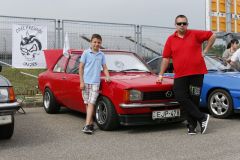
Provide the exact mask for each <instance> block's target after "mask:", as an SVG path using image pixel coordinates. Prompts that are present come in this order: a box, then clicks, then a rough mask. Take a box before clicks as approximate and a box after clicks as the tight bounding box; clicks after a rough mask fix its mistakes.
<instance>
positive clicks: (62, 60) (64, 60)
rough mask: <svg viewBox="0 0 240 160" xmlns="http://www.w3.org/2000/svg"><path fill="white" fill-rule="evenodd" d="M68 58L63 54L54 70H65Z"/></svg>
mask: <svg viewBox="0 0 240 160" xmlns="http://www.w3.org/2000/svg"><path fill="white" fill-rule="evenodd" d="M67 60H68V59H67V58H66V57H65V56H62V57H61V58H60V59H59V60H58V62H57V64H56V65H55V66H54V69H53V72H64V70H65V66H66V63H67Z"/></svg>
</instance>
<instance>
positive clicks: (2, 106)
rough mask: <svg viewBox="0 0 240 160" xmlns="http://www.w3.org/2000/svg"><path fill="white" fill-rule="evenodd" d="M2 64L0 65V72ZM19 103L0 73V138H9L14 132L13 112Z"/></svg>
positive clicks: (11, 87) (7, 81) (10, 86)
mask: <svg viewBox="0 0 240 160" xmlns="http://www.w3.org/2000/svg"><path fill="white" fill-rule="evenodd" d="M1 71H2V66H0V72H1ZM19 107H20V104H19V103H18V102H17V101H16V98H15V94H14V90H13V86H12V85H11V83H10V82H9V80H8V79H7V78H5V77H3V76H2V75H0V139H9V138H11V137H12V135H13V132H14V113H15V112H16V111H17V110H18V109H19Z"/></svg>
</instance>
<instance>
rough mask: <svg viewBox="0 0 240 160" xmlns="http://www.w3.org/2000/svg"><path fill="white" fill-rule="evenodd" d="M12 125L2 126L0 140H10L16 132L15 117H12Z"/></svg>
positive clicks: (0, 127)
mask: <svg viewBox="0 0 240 160" xmlns="http://www.w3.org/2000/svg"><path fill="white" fill-rule="evenodd" d="M11 118H12V123H10V124H6V125H2V126H0V139H10V138H11V137H12V135H13V131H14V116H13V115H11Z"/></svg>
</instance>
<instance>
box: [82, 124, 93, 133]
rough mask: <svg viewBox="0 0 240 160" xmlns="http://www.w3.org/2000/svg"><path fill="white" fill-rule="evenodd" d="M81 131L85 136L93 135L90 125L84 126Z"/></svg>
mask: <svg viewBox="0 0 240 160" xmlns="http://www.w3.org/2000/svg"><path fill="white" fill-rule="evenodd" d="M82 131H83V132H84V133H86V134H92V133H93V130H92V129H91V127H90V125H86V126H84V127H83V129H82Z"/></svg>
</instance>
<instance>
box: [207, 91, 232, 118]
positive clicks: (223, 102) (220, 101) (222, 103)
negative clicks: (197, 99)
mask: <svg viewBox="0 0 240 160" xmlns="http://www.w3.org/2000/svg"><path fill="white" fill-rule="evenodd" d="M210 107H211V110H212V111H213V113H214V114H216V115H219V116H221V115H224V114H225V113H226V112H227V111H228V109H229V100H228V98H227V97H226V95H225V94H223V93H221V92H217V93H215V94H214V95H213V96H212V97H211V99H210Z"/></svg>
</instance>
